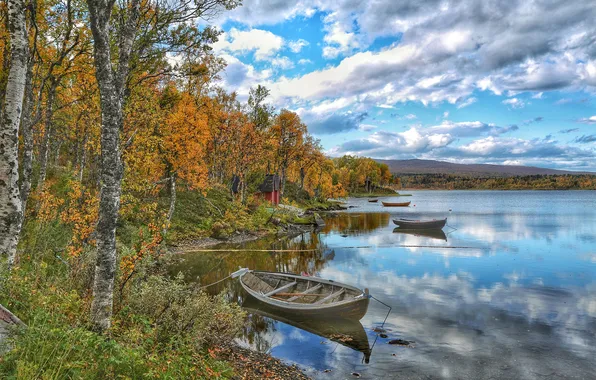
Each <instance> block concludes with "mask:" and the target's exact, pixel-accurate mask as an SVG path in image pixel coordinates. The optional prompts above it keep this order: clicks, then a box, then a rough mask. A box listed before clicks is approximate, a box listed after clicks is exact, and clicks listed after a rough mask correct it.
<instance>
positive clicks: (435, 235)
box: [393, 227, 447, 241]
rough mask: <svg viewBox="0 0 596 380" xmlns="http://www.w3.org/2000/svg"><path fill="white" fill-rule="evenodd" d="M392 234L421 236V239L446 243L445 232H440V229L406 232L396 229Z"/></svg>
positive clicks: (402, 229) (406, 230)
mask: <svg viewBox="0 0 596 380" xmlns="http://www.w3.org/2000/svg"><path fill="white" fill-rule="evenodd" d="M393 233H396V234H406V235H414V236H423V237H427V238H431V239H437V240H444V241H447V235H445V232H443V230H440V229H430V228H427V229H424V230H408V229H404V228H399V227H398V228H395V229H393Z"/></svg>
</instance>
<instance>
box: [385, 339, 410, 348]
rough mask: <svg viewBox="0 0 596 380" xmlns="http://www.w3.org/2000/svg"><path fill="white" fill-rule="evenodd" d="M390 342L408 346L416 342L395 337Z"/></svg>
mask: <svg viewBox="0 0 596 380" xmlns="http://www.w3.org/2000/svg"><path fill="white" fill-rule="evenodd" d="M388 343H389V344H397V345H398V346H406V347H410V345H411V344H412V343H414V342H410V341H407V340H404V339H393V340H390V341H389V342H388Z"/></svg>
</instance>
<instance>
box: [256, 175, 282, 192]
mask: <svg viewBox="0 0 596 380" xmlns="http://www.w3.org/2000/svg"><path fill="white" fill-rule="evenodd" d="M279 182H280V181H279V176H278V175H277V174H267V175H266V176H265V180H264V181H263V183H262V184H261V186H259V191H260V192H261V193H271V192H272V191H279Z"/></svg>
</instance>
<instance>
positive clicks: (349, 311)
mask: <svg viewBox="0 0 596 380" xmlns="http://www.w3.org/2000/svg"><path fill="white" fill-rule="evenodd" d="M260 273H268V274H271V275H275V273H272V272H260ZM279 275H283V276H284V277H289V278H295V279H299V280H304V281H312V282H317V283H321V284H327V285H334V286H338V287H344V288H346V289H351V290H356V291H358V292H361V296H359V297H358V298H354V299H350V300H345V301H339V302H333V303H329V304H322V305H315V304H309V303H292V302H286V301H283V300H278V299H274V298H271V297H266V296H265V295H263V294H261V293H259V292H256V291H255V290H253V289H251V288H250V287H249V286H248V285H246V284H245V282H244V281H243V280H242V277H243V276H241V277H240V284H241V285H242V287H243V288H244V290H245V291H246V292H247V293H248V294H249V295H250V296H251V297H253V298H254V299H256V300H257V301H260V302H263V303H265V304H267V306H268V307H270V308H271V309H272V310H275V311H277V312H286V313H288V312H290V313H292V314H293V315H295V316H296V317H300V318H324V319H356V320H360V319H361V318H362V317H364V315H365V314H366V312H367V310H368V304H369V301H370V296H369V295H368V294H366V293H364V292H362V291H361V290H360V289H358V288H355V287H353V286H351V285H347V284H343V283H340V282H335V281H332V280H324V279H319V278H316V277H307V276H299V275H295V274H290V273H280V274H279Z"/></svg>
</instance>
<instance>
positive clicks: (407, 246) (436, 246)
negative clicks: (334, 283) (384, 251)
mask: <svg viewBox="0 0 596 380" xmlns="http://www.w3.org/2000/svg"><path fill="white" fill-rule="evenodd" d="M393 247H403V248H446V249H489V248H487V247H468V246H454V245H408V244H396V245H367V246H362V247H330V248H333V249H350V248H353V249H360V248H393Z"/></svg>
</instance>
